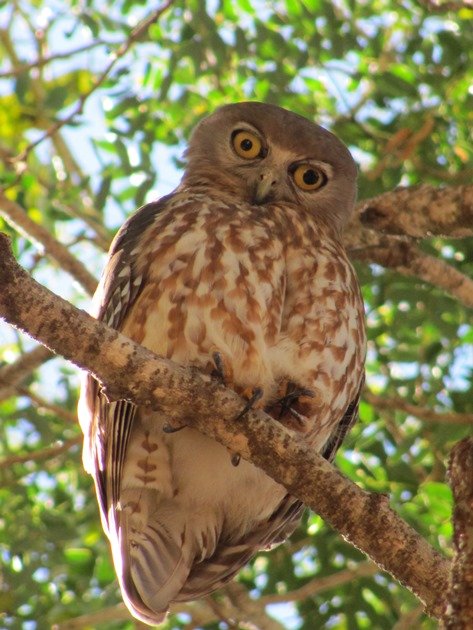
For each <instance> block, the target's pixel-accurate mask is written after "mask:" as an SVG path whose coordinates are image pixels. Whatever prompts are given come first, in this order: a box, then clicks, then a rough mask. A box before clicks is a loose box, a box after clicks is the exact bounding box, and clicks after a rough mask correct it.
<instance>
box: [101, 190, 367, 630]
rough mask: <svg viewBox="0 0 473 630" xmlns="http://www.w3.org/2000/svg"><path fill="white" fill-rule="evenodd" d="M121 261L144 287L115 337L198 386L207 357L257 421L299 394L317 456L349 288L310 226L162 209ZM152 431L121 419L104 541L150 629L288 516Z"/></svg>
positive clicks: (198, 209)
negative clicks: (194, 373) (252, 399)
mask: <svg viewBox="0 0 473 630" xmlns="http://www.w3.org/2000/svg"><path fill="white" fill-rule="evenodd" d="M321 230H322V232H321ZM329 236H330V235H329ZM131 255H132V256H134V274H135V276H136V277H139V278H143V279H144V280H143V281H142V290H141V291H140V293H139V294H138V295H137V297H136V299H135V300H134V301H133V303H132V304H131V306H130V308H129V310H128V312H127V315H126V318H125V320H124V322H123V324H122V331H123V332H124V333H125V334H126V335H128V336H129V337H131V338H132V339H134V340H136V341H137V342H139V343H141V344H142V345H144V346H146V347H147V348H149V349H150V350H152V351H154V352H156V353H157V354H160V355H163V356H165V357H167V358H169V359H171V360H173V361H176V362H177V363H180V364H182V365H188V366H189V365H192V366H196V367H198V368H200V369H201V370H202V371H204V372H206V373H207V374H211V373H212V372H214V371H215V367H216V366H215V362H214V358H213V357H214V355H215V353H218V355H219V357H221V359H222V365H223V375H221V376H223V378H224V379H225V381H226V384H227V385H228V386H229V387H232V388H233V389H234V390H235V391H237V392H238V393H240V394H245V393H247V392H248V391H250V392H251V391H252V390H253V389H254V388H256V387H258V388H261V389H262V391H263V398H262V401H261V405H262V406H263V407H265V408H266V409H267V410H268V411H269V412H270V413H272V415H273V416H274V417H275V418H278V419H281V421H284V418H283V417H281V415H280V414H279V415H278V399H279V398H281V396H283V395H284V391H285V388H286V387H287V386H288V385H289V384H290V385H291V386H292V385H295V386H296V387H300V388H305V389H307V390H310V394H311V396H310V397H309V398H308V400H306V401H305V404H304V405H305V406H303V407H301V408H300V409H299V411H300V413H299V416H300V417H301V418H302V417H303V421H304V427H303V431H304V432H305V433H306V437H307V440H309V441H310V443H311V444H312V445H313V446H314V448H316V449H318V450H320V449H322V448H323V446H324V444H325V443H326V442H327V440H328V439H329V438H330V436H331V434H332V433H333V431H334V428H335V427H336V426H337V424H338V422H339V421H340V419H341V417H342V416H343V414H344V412H345V410H346V408H347V406H348V405H349V404H350V402H351V401H352V400H353V399H354V398H355V397H356V394H357V392H358V390H359V386H360V382H361V378H362V363H363V356H364V338H363V332H360V318H362V313H361V311H360V308H361V307H360V297H359V293H358V289H357V284H356V280H355V278H354V275H353V271H352V270H351V267H350V265H349V263H348V261H347V260H346V257H345V255H344V253H343V249H342V248H341V246H340V245H338V244H337V243H336V242H334V241H333V238H330V237H329V238H327V234H324V233H323V226H322V227H321V226H320V225H318V224H316V222H315V221H312V220H311V219H310V217H309V216H308V215H301V210H300V209H298V208H296V206H290V205H284V206H282V205H281V206H280V205H278V204H272V205H268V204H267V205H265V206H264V207H263V206H261V207H259V206H251V205H245V204H242V203H239V204H238V205H235V204H234V203H232V201H231V200H229V199H222V198H219V199H214V200H209V198H208V197H207V196H199V195H196V194H194V195H188V194H185V193H178V194H176V195H174V196H173V197H172V198H171V199H170V200H168V202H167V203H166V205H165V207H164V208H163V209H162V210H161V211H160V212H159V213H158V214H156V216H155V218H154V220H153V222H150V223H149V225H148V226H147V227H146V229H145V230H144V232H143V234H141V235H140V249H139V250H137V251H136V250H134V251H132V252H131ZM362 329H363V327H362V325H361V331H362ZM355 332H356V338H355ZM115 415H116V414H115ZM165 423H166V418H165V417H163V416H162V414H159V413H156V412H149V411H147V410H145V409H138V410H136V413H135V415H134V419H133V422H132V423H131V429H130V434H129V437H128V442H127V451H126V455H125V457H124V463H123V469H122V474H121V480H120V495H119V501H118V504H117V505H116V506H114V507H113V506H112V508H113V510H112V512H110V514H112V516H113V518H111V519H110V522H111V523H112V525H111V526H109V537H110V540H111V543H112V550H114V558H115V564H116V568H117V574H118V576H119V579H120V583H121V586H122V591H123V593H124V597H125V600H126V601H127V603H128V605H129V606H130V608H131V609H132V610H133V611H134V614H137V615H138V616H139V617H140V618H142V619H145V620H147V621H149V620H153V621H155V622H156V621H159V620H160V619H162V615H161V612H162V611H165V610H166V608H167V606H168V605H169V602H170V601H179V600H188V599H192V598H194V597H197V596H201V595H202V594H205V593H208V592H210V591H212V590H215V588H217V587H218V586H220V585H221V584H223V583H224V582H225V581H227V580H228V579H230V578H231V577H232V576H233V575H234V574H235V573H236V571H237V570H238V569H239V567H241V566H242V565H243V564H244V563H245V562H246V561H247V560H248V559H249V558H250V557H251V556H252V555H253V554H254V553H255V551H256V550H257V549H258V548H261V547H267V546H269V545H270V544H271V543H272V542H274V541H280V540H282V539H283V538H284V537H285V536H286V535H287V534H288V533H290V531H291V530H292V529H293V527H294V526H295V523H296V522H297V518H298V516H299V514H300V504H299V503H298V502H297V501H296V500H295V499H294V498H292V497H288V496H287V493H286V490H285V489H284V488H283V487H282V486H280V485H279V484H277V483H276V482H274V481H273V480H272V479H270V478H269V477H268V476H267V475H266V474H265V473H263V472H262V471H261V470H259V469H257V468H256V467H255V466H253V465H252V464H251V463H249V462H245V461H241V462H240V463H239V465H238V466H236V467H235V466H234V465H232V461H231V456H230V454H229V453H228V451H227V449H226V448H224V447H223V446H221V445H220V444H218V443H216V442H214V441H213V440H210V439H208V438H207V437H205V436H204V435H202V434H200V433H199V432H197V431H195V430H194V429H192V428H189V427H186V428H184V429H182V430H180V431H178V432H176V433H173V434H170V435H168V434H166V433H164V432H163V430H162V429H163V425H164V424H165ZM153 611H154V612H153Z"/></svg>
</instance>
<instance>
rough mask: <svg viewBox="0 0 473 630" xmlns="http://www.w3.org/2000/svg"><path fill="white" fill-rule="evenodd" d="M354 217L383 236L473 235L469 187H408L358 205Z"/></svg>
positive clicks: (472, 192) (472, 202) (471, 190)
mask: <svg viewBox="0 0 473 630" xmlns="http://www.w3.org/2000/svg"><path fill="white" fill-rule="evenodd" d="M356 215H357V217H358V218H359V220H360V221H361V223H362V224H363V225H364V226H365V227H368V228H371V229H374V230H376V231H379V232H383V233H384V234H397V235H407V236H413V237H415V238H425V237H427V236H449V237H454V238H463V237H465V236H471V235H472V234H473V186H446V187H445V188H439V187H437V186H426V185H424V186H409V187H405V188H396V189H395V190H392V191H389V192H386V193H383V194H382V195H379V196H378V197H373V198H372V199H367V200H365V201H362V202H361V203H359V204H358V206H357V212H356Z"/></svg>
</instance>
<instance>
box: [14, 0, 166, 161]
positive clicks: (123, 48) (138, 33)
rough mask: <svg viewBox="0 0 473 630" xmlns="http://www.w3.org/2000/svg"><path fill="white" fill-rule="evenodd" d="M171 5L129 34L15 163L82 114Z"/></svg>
mask: <svg viewBox="0 0 473 630" xmlns="http://www.w3.org/2000/svg"><path fill="white" fill-rule="evenodd" d="M172 3H173V0H166V1H165V2H164V4H162V5H161V6H160V7H159V9H156V10H155V11H153V12H152V13H151V15H149V16H148V17H147V18H146V19H144V20H143V21H142V22H140V23H139V24H138V25H137V26H136V27H135V28H134V29H133V30H132V32H131V33H130V35H129V37H128V38H127V39H126V41H124V42H123V43H122V44H121V45H120V46H119V47H118V48H117V50H116V51H114V53H113V55H112V58H111V60H110V61H109V63H108V64H107V66H106V67H105V69H104V70H103V71H102V72H101V73H100V74H99V76H98V77H97V78H96V79H95V81H94V83H93V85H92V87H91V88H90V89H88V90H87V91H86V92H84V94H82V95H81V96H80V97H79V99H78V101H77V103H76V105H75V107H74V108H73V109H72V111H71V113H70V114H69V115H68V116H66V117H65V118H61V119H60V120H58V121H57V122H55V123H54V124H53V125H51V127H49V129H47V130H46V131H45V133H44V134H43V135H41V136H40V137H39V138H38V139H37V140H35V141H34V142H32V143H31V144H29V145H28V146H27V147H26V149H24V151H22V152H21V153H20V154H19V155H18V156H17V157H16V158H15V161H17V162H24V161H25V160H26V158H27V157H28V155H29V153H31V151H32V150H33V149H35V148H36V147H37V146H38V145H39V144H41V143H42V142H44V140H46V139H47V138H51V137H52V136H54V134H55V133H56V132H57V131H59V129H61V128H62V127H64V125H68V124H69V123H71V122H72V121H73V120H74V118H75V117H76V116H78V115H79V114H81V113H82V111H83V109H84V106H85V104H86V102H87V99H88V98H89V97H90V96H91V94H93V93H94V92H95V90H97V88H99V87H100V86H101V85H102V83H103V82H104V81H105V80H106V79H107V77H108V76H109V74H110V72H111V71H112V69H113V68H114V66H115V64H116V63H117V61H119V59H121V58H122V57H123V56H124V55H126V53H127V52H128V51H129V50H130V48H131V47H132V46H133V44H134V43H135V42H136V41H138V40H139V39H140V38H141V37H143V35H144V34H145V33H146V32H147V31H148V30H149V28H150V26H151V25H152V24H154V23H155V22H157V21H158V20H159V18H160V17H161V15H162V14H163V13H164V12H165V11H166V9H168V8H169V7H170V6H171V5H172Z"/></svg>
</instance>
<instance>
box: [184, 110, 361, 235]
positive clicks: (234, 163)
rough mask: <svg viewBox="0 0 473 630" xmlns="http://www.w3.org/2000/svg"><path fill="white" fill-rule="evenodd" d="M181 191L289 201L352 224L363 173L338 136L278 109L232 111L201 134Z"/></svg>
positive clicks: (204, 124) (200, 128) (208, 122)
mask: <svg viewBox="0 0 473 630" xmlns="http://www.w3.org/2000/svg"><path fill="white" fill-rule="evenodd" d="M185 155H186V158H187V168H186V171H185V173H184V177H183V180H182V186H184V187H186V188H189V187H193V186H199V187H200V186H205V187H207V186H208V187H209V189H210V191H212V190H213V191H219V192H223V193H228V194H230V195H232V196H233V197H234V198H235V199H238V200H241V201H244V202H247V203H251V204H255V205H262V204H271V203H278V202H284V203H286V204H287V203H290V204H295V205H297V206H298V207H299V208H301V210H305V211H309V212H311V213H315V214H318V215H319V216H321V217H323V218H324V219H325V220H327V221H329V222H330V223H331V224H332V225H333V226H334V227H336V228H338V229H341V228H342V227H343V225H344V223H346V221H347V219H348V217H349V215H350V213H351V211H352V210H353V206H354V203H355V197H356V176H357V169H356V166H355V162H354V161H353V158H352V156H351V154H350V152H349V151H348V149H347V148H346V146H345V145H344V144H343V142H341V141H340V140H339V139H338V138H337V137H336V136H335V135H333V134H332V133H330V132H329V131H327V130H326V129H324V128H323V127H320V126H319V125H316V124H315V123H313V122H311V121H310V120H307V119H306V118H303V117H302V116H299V115H298V114H294V113H293V112H290V111H288V110H286V109H283V108H282V107H277V106H276V105H267V104H265V103H257V102H248V103H236V104H232V105H225V106H223V107H221V108H220V109H218V110H217V111H216V112H214V113H213V114H211V115H210V116H208V117H207V118H204V119H203V120H202V121H201V122H200V123H199V124H198V125H197V127H196V128H195V130H194V132H193V134H192V137H191V140H190V143H189V147H188V149H187V151H186V154H185Z"/></svg>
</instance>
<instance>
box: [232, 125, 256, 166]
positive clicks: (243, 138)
mask: <svg viewBox="0 0 473 630" xmlns="http://www.w3.org/2000/svg"><path fill="white" fill-rule="evenodd" d="M232 144H233V148H234V150H235V153H236V154H237V155H239V156H240V157H242V158H245V159H246V160H253V159H254V158H257V157H258V156H259V155H260V154H261V149H262V144H261V140H260V139H259V138H258V136H257V135H256V134H255V133H251V131H237V132H235V134H234V135H233V137H232Z"/></svg>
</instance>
